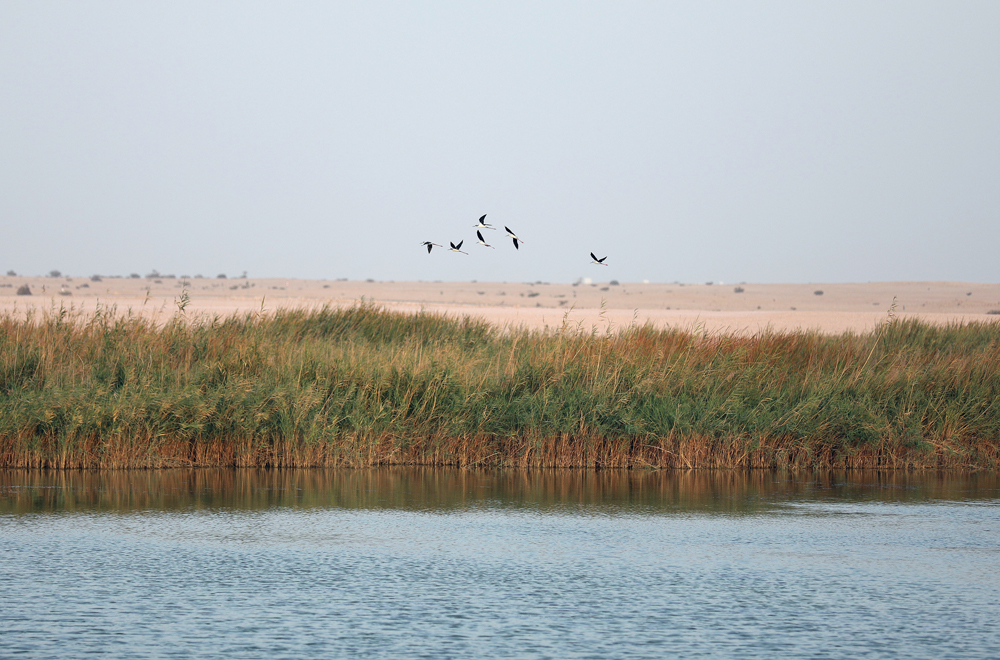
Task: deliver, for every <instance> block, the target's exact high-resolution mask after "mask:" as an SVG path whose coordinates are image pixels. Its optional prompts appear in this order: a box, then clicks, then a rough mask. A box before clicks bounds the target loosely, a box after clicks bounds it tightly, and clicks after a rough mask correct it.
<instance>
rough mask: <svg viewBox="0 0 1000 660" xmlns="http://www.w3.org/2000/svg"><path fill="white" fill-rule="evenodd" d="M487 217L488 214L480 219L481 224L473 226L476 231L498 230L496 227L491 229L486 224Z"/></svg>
mask: <svg viewBox="0 0 1000 660" xmlns="http://www.w3.org/2000/svg"><path fill="white" fill-rule="evenodd" d="M486 215H487V214H486V213H484V214H483V217H481V218H479V222H477V223H476V224H474V225H472V226H473V227H475V228H476V229H496V227H491V226H490V225H488V224H486Z"/></svg>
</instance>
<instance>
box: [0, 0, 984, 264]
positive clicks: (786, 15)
mask: <svg viewBox="0 0 1000 660" xmlns="http://www.w3.org/2000/svg"><path fill="white" fill-rule="evenodd" d="M998 124H1000V2H997V1H996V0H990V1H988V2H953V1H948V2H936V3H926V2H913V1H909V0H908V1H906V2H871V1H867V0H866V1H864V2H844V1H836V2H813V1H810V2H759V3H750V2H744V1H739V2H720V3H715V2H702V1H699V2H683V3H680V2H628V3H626V2H618V1H615V2H601V3H595V2H580V1H577V0H574V1H572V2H503V3H495V4H488V3H483V2H455V3H450V2H434V3H414V2H391V3H385V2H383V3H379V2H369V1H364V2H351V3H347V2H342V3H330V2H323V3H284V2H282V3H278V2H267V3H252V2H246V1H243V0H240V1H239V2H203V1H201V0H199V1H197V2H176V1H171V2H158V3H154V2H134V1H132V0H128V1H126V2H78V1H73V2H40V1H38V0H31V1H26V2H19V1H14V0H2V2H0V227H2V235H0V272H3V271H6V270H7V269H14V270H16V271H18V273H25V274H41V273H46V272H48V271H49V270H50V269H60V270H62V271H64V272H67V273H69V274H72V275H90V274H92V273H102V274H128V273H130V272H133V271H134V272H139V273H143V274H145V273H147V272H149V271H150V270H151V269H154V268H155V269H158V270H159V271H160V272H161V273H174V274H178V275H181V274H188V275H194V274H199V273H200V274H204V275H211V276H214V275H215V274H217V273H219V272H226V273H229V274H230V275H233V274H238V273H239V272H241V271H243V270H246V271H249V273H250V275H251V276H260V277H264V276H291V277H310V278H331V279H332V278H337V277H349V278H352V279H358V278H367V277H372V278H375V279H387V280H388V279H395V280H403V279H413V280H416V279H424V280H434V279H442V280H471V279H478V280H481V281H485V280H507V281H534V280H544V281H572V280H575V279H576V278H577V277H580V276H591V277H601V278H612V277H614V278H617V279H619V280H622V281H635V280H642V279H649V280H652V281H674V280H681V281H689V282H704V281H708V280H714V281H725V282H735V281H751V282H781V281H788V282H809V281H817V282H818V281H868V280H968V281H990V282H996V281H998V280H1000V258H998V253H1000V127H998ZM483 213H488V214H489V215H488V217H487V221H492V223H493V224H495V225H497V226H498V227H502V225H505V224H506V225H508V226H510V227H511V228H512V229H514V230H515V231H516V232H517V233H518V234H519V235H520V236H521V237H522V238H524V239H525V241H526V243H525V244H524V245H523V246H522V249H521V250H520V251H519V252H515V251H514V249H513V246H512V245H511V243H510V241H509V240H506V239H504V238H503V231H502V229H501V231H499V232H489V234H488V236H487V240H491V242H494V243H495V245H496V246H497V249H496V250H488V249H486V248H483V247H481V246H479V245H476V244H475V238H474V237H475V230H474V229H473V228H472V225H473V224H474V222H475V220H476V219H477V218H478V217H479V216H480V215H481V214H483ZM463 238H464V239H465V241H466V243H465V249H467V250H468V251H469V252H471V253H472V254H471V256H468V257H467V256H464V255H458V254H452V253H448V252H439V251H438V250H437V249H435V252H434V253H433V254H431V255H429V256H428V255H427V254H426V253H425V252H424V251H423V248H422V247H421V246H420V245H418V244H419V243H420V242H421V241H424V240H433V241H435V242H437V243H446V242H447V241H449V240H453V241H456V242H457V241H458V240H460V239H463ZM591 250H594V251H595V252H597V253H598V256H602V257H603V256H605V255H608V263H609V264H610V267H609V268H599V267H597V266H592V265H590V264H589V261H590V258H589V257H588V256H587V253H588V252H589V251H591Z"/></svg>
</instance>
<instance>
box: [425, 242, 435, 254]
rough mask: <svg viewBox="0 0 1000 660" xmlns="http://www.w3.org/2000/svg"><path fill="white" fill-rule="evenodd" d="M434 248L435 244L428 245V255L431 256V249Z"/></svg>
mask: <svg viewBox="0 0 1000 660" xmlns="http://www.w3.org/2000/svg"><path fill="white" fill-rule="evenodd" d="M432 247H434V244H433V243H428V244H427V254H430V253H431V248H432Z"/></svg>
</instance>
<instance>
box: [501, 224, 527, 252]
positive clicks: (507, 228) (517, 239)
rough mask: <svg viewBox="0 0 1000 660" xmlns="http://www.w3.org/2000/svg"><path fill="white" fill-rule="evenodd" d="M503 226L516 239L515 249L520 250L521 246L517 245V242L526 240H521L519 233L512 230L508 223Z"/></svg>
mask: <svg viewBox="0 0 1000 660" xmlns="http://www.w3.org/2000/svg"><path fill="white" fill-rule="evenodd" d="M503 228H504V229H506V230H507V235H508V236H510V237H511V238H513V239H514V249H515V250H520V249H521V248H519V247H517V242H518V241H521V242H522V243H523V242H524V241H523V240H521V239H520V238H518V237H517V234H515V233H514V232H512V231H511V230H510V227H508V226H507V225H504V227H503Z"/></svg>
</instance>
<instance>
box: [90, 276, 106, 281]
mask: <svg viewBox="0 0 1000 660" xmlns="http://www.w3.org/2000/svg"><path fill="white" fill-rule="evenodd" d="M90 281H91V282H101V281H103V280H101V276H100V275H91V276H90Z"/></svg>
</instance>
